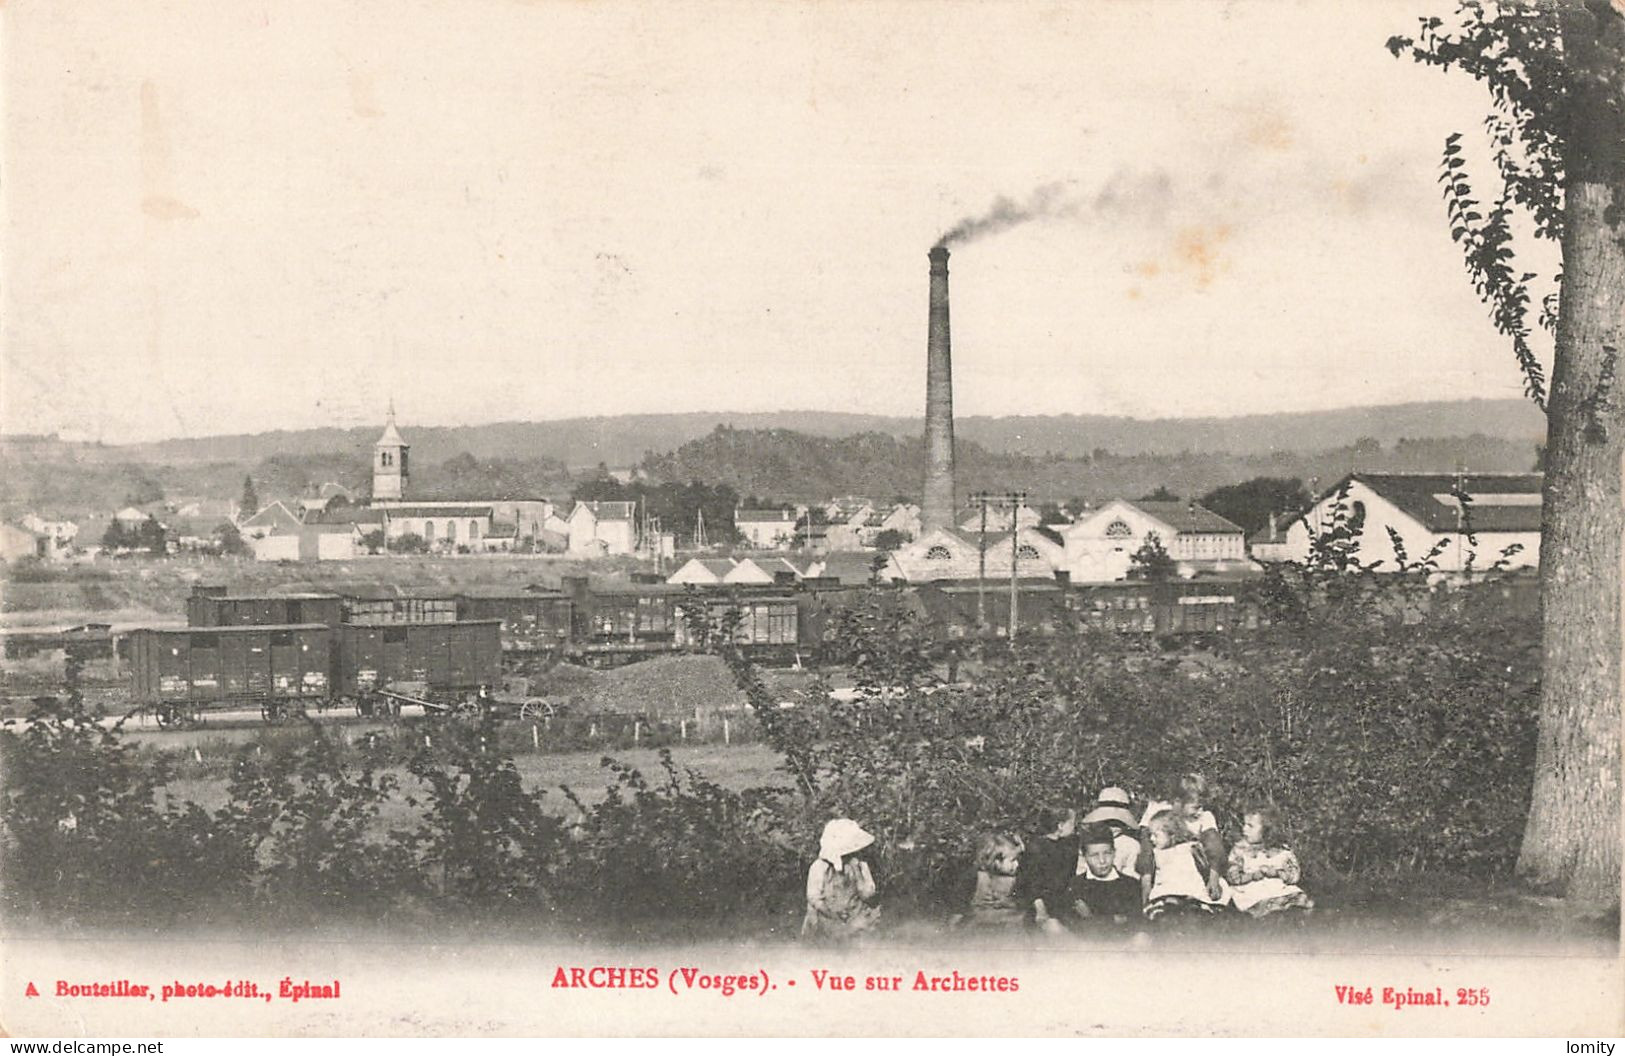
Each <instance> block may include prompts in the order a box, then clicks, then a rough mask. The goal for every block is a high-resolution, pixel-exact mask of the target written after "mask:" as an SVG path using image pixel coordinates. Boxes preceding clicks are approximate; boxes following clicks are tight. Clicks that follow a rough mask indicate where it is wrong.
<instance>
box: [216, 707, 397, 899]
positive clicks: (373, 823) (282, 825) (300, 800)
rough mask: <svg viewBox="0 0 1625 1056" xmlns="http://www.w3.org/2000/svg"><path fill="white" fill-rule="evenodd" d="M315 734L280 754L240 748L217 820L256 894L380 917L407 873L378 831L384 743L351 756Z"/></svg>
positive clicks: (386, 791)
mask: <svg viewBox="0 0 1625 1056" xmlns="http://www.w3.org/2000/svg"><path fill="white" fill-rule="evenodd" d="M313 733H314V734H315V735H314V736H313V737H312V738H311V739H310V740H308V741H307V742H306V743H304V744H302V745H299V746H297V747H295V748H293V749H292V750H291V751H287V752H285V753H272V754H271V755H269V756H264V757H261V756H259V755H257V754H255V753H252V752H250V751H248V750H245V751H243V752H241V753H240V754H239V755H238V757H237V759H236V761H235V763H234V764H233V773H232V779H231V784H230V790H229V792H230V802H228V803H227V805H226V806H225V807H222V808H221V809H220V811H219V812H218V813H217V815H216V822H217V824H218V825H219V828H220V830H221V832H222V833H223V834H224V836H225V839H226V841H227V843H228V845H229V846H230V847H231V848H232V849H233V852H234V854H235V861H236V866H237V873H239V874H240V875H241V876H243V877H245V878H247V881H248V884H249V887H250V890H251V894H252V897H253V898H254V899H255V900H256V901H259V902H261V903H263V904H266V905H268V906H271V907H277V908H287V907H294V908H299V909H306V910H318V911H320V910H325V911H333V910H337V909H341V908H342V909H345V910H347V911H351V912H358V913H359V914H361V915H363V916H378V915H380V914H381V913H382V912H383V911H384V910H385V909H387V908H388V907H389V905H390V904H391V902H392V900H393V897H394V896H395V894H396V893H397V892H398V891H399V890H400V889H401V888H402V886H403V885H405V884H407V882H408V878H409V877H410V873H409V871H408V865H409V863H408V861H407V858H406V856H405V855H403V854H402V853H401V851H400V848H399V847H397V846H393V845H390V844H388V843H386V842H385V841H384V840H383V838H382V834H381V833H380V832H379V831H378V830H379V827H378V817H379V812H380V809H381V808H382V806H383V804H384V802H385V801H386V800H387V799H388V798H389V796H390V794H391V793H392V792H393V791H394V789H395V785H396V782H395V779H394V778H393V777H391V776H389V775H388V774H382V773H380V771H381V770H383V769H384V767H385V766H386V765H387V763H388V761H389V760H388V754H387V751H385V750H384V749H383V748H382V747H381V746H373V745H370V744H369V745H366V746H364V747H363V750H362V751H361V752H360V753H359V755H360V760H359V764H358V765H357V764H352V763H351V762H350V761H348V760H347V759H346V758H345V754H346V753H344V752H343V750H342V749H341V747H340V746H339V745H337V744H335V743H334V742H333V741H332V739H330V738H329V737H327V736H325V735H323V734H322V733H321V731H320V728H319V727H316V728H314V729H313Z"/></svg>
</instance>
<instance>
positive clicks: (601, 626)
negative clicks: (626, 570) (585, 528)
mask: <svg viewBox="0 0 1625 1056" xmlns="http://www.w3.org/2000/svg"><path fill="white" fill-rule="evenodd" d="M684 593H685V591H684V589H683V588H682V587H669V586H665V585H648V586H636V587H625V588H618V589H613V590H595V591H590V592H589V591H587V590H585V589H584V588H581V589H576V590H574V591H572V597H571V600H572V601H573V602H574V604H573V606H572V608H571V635H570V652H571V655H573V656H575V657H576V658H578V659H580V660H582V661H583V662H585V663H587V664H591V665H595V666H606V665H613V664H624V663H629V662H631V661H633V660H638V659H641V658H643V657H645V656H654V655H659V654H662V653H669V652H672V651H674V650H675V649H676V648H677V625H678V623H679V622H680V621H679V620H678V618H677V614H676V604H677V602H678V601H680V600H681V599H682V597H683V595H684Z"/></svg>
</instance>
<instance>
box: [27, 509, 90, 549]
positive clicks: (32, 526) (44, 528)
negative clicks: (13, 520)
mask: <svg viewBox="0 0 1625 1056" xmlns="http://www.w3.org/2000/svg"><path fill="white" fill-rule="evenodd" d="M20 523H21V524H22V526H23V527H24V528H27V529H28V530H29V531H31V532H33V533H35V534H36V535H48V536H50V537H51V539H52V541H53V542H54V543H55V546H56V548H58V549H67V548H69V547H71V546H72V545H73V541H74V539H75V538H77V537H78V535H79V526H78V525H77V524H74V523H73V522H72V521H48V520H46V519H45V518H44V517H41V516H40V515H39V514H37V513H30V514H28V515H26V516H24V517H23V519H22V521H21V522H20Z"/></svg>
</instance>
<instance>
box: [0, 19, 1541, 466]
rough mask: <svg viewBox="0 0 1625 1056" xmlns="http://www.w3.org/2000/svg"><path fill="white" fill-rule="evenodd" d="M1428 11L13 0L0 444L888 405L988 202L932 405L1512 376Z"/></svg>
mask: <svg viewBox="0 0 1625 1056" xmlns="http://www.w3.org/2000/svg"><path fill="white" fill-rule="evenodd" d="M1429 2H1430V0H1407V2H1405V3H1388V2H1377V3H1369V4H1359V5H1350V4H1332V3H1292V2H1288V0H1270V2H1260V3H1219V2H1206V0H1204V2H1196V0H1191V2H1173V0H1169V2H1155V3H1143V2H1134V0H1121V2H1110V3H1084V2H1077V3H1058V4H1056V3H1042V2H1033V3H1008V4H1006V3H994V2H966V0H959V2H955V0H940V2H938V0H933V2H925V0H907V2H889V0H865V2H861V3H857V2H840V0H824V2H819V3H811V2H795V0H783V2H773V0H766V2H761V0H752V2H749V3H731V2H726V0H716V2H705V3H699V2H672V3H663V4H633V3H628V2H621V0H597V2H593V3H585V2H577V0H542V2H537V3H521V2H507V0H444V2H436V3H422V2H409V0H408V2H403V0H391V2H367V0H357V2H353V3H345V4H332V3H330V2H327V0H320V2H313V3H307V2H301V0H289V2H283V3H275V4H261V3H254V2H249V0H242V2H233V3H230V4H218V3H212V2H210V3H190V2H153V3H149V4H118V3H113V2H97V3H84V4H70V5H64V4H53V3H49V2H44V0H12V2H10V3H7V4H6V5H5V6H4V8H3V10H0V60H3V62H0V69H3V71H4V72H3V74H0V77H3V80H0V89H3V91H0V108H3V109H0V113H3V133H4V141H3V158H4V169H5V172H4V175H5V179H4V180H3V181H0V196H3V197H0V201H3V207H4V223H3V227H0V232H3V233H0V353H3V358H0V428H3V430H4V431H5V432H11V433H16V432H58V433H61V434H63V435H64V436H69V437H73V438H78V439H100V440H105V441H107V442H126V441H134V440H146V439H157V438H162V437H170V436H187V435H209V434H217V433H237V432H257V431H261V430H270V429H295V428H306V427H312V426H340V427H350V426H356V425H365V424H376V423H378V422H379V421H381V419H382V415H383V413H384V409H385V407H386V406H387V404H388V403H389V401H390V400H393V401H394V403H395V406H396V407H397V409H398V411H399V416H400V421H401V422H402V424H403V425H408V424H415V425H459V424H475V423H480V422H489V421H504V420H516V419H519V420H523V419H552V418H567V417H575V416H581V415H610V414H621V413H645V412H659V411H770V410H779V409H820V410H834V411H856V412H866V413H878V414H897V415H910V414H920V413H921V411H922V410H923V405H924V388H925V385H924V364H925V323H926V297H927V260H926V251H927V250H928V249H929V248H930V246H931V245H932V244H933V243H934V242H935V241H936V240H937V239H938V237H939V236H941V235H942V234H944V233H945V232H947V231H949V230H950V229H952V228H954V227H955V226H956V225H958V224H960V223H961V222H962V221H965V220H967V219H974V218H976V217H979V216H983V215H985V214H986V213H987V212H988V211H989V210H990V209H991V208H993V207H994V206H995V203H998V202H999V201H1000V200H1001V199H1004V200H1005V204H1006V205H1007V206H1014V207H1016V208H1017V211H1020V209H1021V207H1032V208H1033V209H1034V210H1035V211H1037V212H1039V213H1040V214H1041V215H1040V216H1038V217H1037V218H1035V219H1033V220H1031V221H1030V222H1027V223H1024V224H1019V225H1017V226H1014V227H1010V228H1008V229H1006V230H1002V231H996V232H992V233H987V234H985V235H983V236H982V237H979V238H973V239H970V240H965V241H959V242H956V243H955V244H954V245H953V255H952V258H951V260H950V271H951V283H952V319H953V353H954V385H955V390H954V396H955V408H956V411H957V413H958V414H960V415H976V414H999V415H1003V414H1061V413H1078V414H1126V415H1133V416H1138V417H1164V416H1195V415H1237V414H1253V413H1269V412H1272V411H1301V410H1313V409H1316V408H1329V407H1345V406H1358V405H1364V404H1379V403H1392V402H1401V401H1406V400H1418V399H1451V398H1467V397H1516V396H1518V395H1519V392H1520V384H1519V375H1518V373H1517V370H1516V367H1515V364H1514V362H1513V359H1512V357H1511V354H1510V350H1509V349H1508V347H1507V344H1506V342H1505V341H1504V340H1502V339H1500V338H1498V337H1497V335H1496V334H1495V333H1494V331H1493V329H1492V328H1491V326H1490V324H1489V323H1488V321H1487V314H1486V311H1485V309H1484V308H1483V306H1482V305H1480V304H1479V303H1478V301H1477V300H1476V299H1475V297H1474V295H1473V292H1472V290H1471V288H1470V286H1469V285H1468V282H1467V279H1466V277H1465V274H1464V272H1463V269H1462V265H1461V260H1460V256H1459V252H1458V250H1457V248H1456V247H1455V246H1454V245H1452V243H1451V242H1450V240H1449V233H1448V228H1447V226H1446V224H1445V221H1444V209H1443V204H1442V202H1441V200H1440V197H1439V192H1438V187H1437V184H1436V182H1435V179H1436V176H1437V173H1438V165H1439V156H1440V148H1441V145H1442V143H1443V140H1444V138H1445V136H1446V135H1447V134H1448V133H1450V132H1452V131H1457V130H1460V131H1463V132H1466V133H1468V138H1469V142H1471V141H1472V140H1473V138H1474V134H1476V133H1477V131H1478V127H1479V122H1480V121H1481V120H1482V117H1483V114H1484V108H1485V96H1484V93H1483V90H1482V88H1481V87H1480V86H1478V85H1476V84H1475V83H1474V82H1472V81H1471V80H1470V79H1468V78H1466V77H1464V76H1462V75H1445V74H1441V73H1439V72H1437V71H1434V70H1429V69H1424V68H1422V67H1420V66H1417V65H1416V64H1414V63H1411V62H1409V61H1398V60H1395V59H1394V58H1393V57H1391V56H1390V55H1389V53H1388V52H1387V50H1386V49H1385V48H1384V46H1383V45H1384V42H1385V40H1386V39H1387V38H1388V36H1390V35H1391V34H1393V33H1399V32H1405V31H1408V30H1410V29H1412V28H1413V27H1414V26H1415V24H1416V18H1417V16H1419V15H1421V14H1430V13H1436V9H1437V13H1443V11H1444V9H1445V8H1446V7H1448V6H1453V5H1445V4H1442V3H1436V4H1434V5H1433V6H1431V7H1425V6H1418V5H1425V4H1427V3H1429ZM1537 248H1540V249H1543V248H1545V247H1537ZM1551 256H1552V255H1551V254H1550V252H1549V251H1548V252H1547V253H1546V255H1545V256H1541V255H1539V254H1536V255H1534V256H1532V257H1530V258H1528V259H1530V260H1531V261H1532V262H1533V263H1532V265H1531V266H1530V268H1529V270H1539V271H1543V272H1544V271H1549V270H1550V265H1551Z"/></svg>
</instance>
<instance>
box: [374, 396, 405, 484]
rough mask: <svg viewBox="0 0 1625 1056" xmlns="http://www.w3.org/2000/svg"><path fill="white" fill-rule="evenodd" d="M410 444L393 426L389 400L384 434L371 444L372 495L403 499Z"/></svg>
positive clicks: (391, 406)
mask: <svg viewBox="0 0 1625 1056" xmlns="http://www.w3.org/2000/svg"><path fill="white" fill-rule="evenodd" d="M410 447H411V445H410V444H408V443H407V442H406V441H405V440H404V439H402V438H401V432H400V430H399V429H396V428H395V401H394V400H393V399H391V400H390V401H389V421H388V423H386V424H385V426H384V434H383V435H382V436H380V437H379V438H378V442H377V443H375V444H373V445H372V497H373V498H374V499H404V498H405V497H406V484H407V478H408V475H409V474H408V470H407V464H406V463H407V451H408V450H409V449H410Z"/></svg>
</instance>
